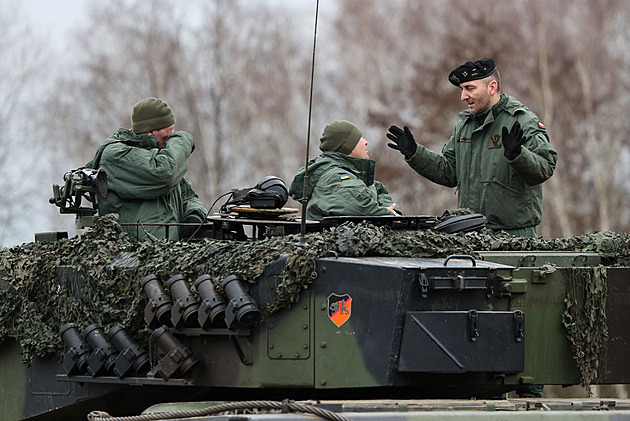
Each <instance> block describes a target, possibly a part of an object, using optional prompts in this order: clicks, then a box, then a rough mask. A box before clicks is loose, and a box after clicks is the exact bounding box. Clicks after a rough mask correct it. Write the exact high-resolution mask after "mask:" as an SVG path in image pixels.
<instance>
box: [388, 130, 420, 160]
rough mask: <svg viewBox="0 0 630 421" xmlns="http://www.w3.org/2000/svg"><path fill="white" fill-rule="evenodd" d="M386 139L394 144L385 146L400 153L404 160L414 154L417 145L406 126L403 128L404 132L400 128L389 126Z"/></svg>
mask: <svg viewBox="0 0 630 421" xmlns="http://www.w3.org/2000/svg"><path fill="white" fill-rule="evenodd" d="M387 138H388V139H390V140H392V141H393V142H394V143H388V144H387V146H389V147H390V148H392V149H396V150H397V151H400V153H402V154H403V155H404V156H405V159H409V158H411V157H412V156H413V154H415V153H416V149H417V148H418V145H416V141H415V140H414V138H413V135H412V134H411V131H410V130H409V128H408V127H407V126H405V129H404V130H403V129H401V128H400V127H396V126H391V127H390V128H389V133H387Z"/></svg>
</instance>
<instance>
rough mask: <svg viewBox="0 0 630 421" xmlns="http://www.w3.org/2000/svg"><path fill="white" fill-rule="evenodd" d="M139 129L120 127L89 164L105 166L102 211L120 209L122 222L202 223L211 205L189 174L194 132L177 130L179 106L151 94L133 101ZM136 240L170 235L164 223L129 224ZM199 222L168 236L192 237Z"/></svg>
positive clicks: (100, 206) (133, 121)
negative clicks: (201, 196)
mask: <svg viewBox="0 0 630 421" xmlns="http://www.w3.org/2000/svg"><path fill="white" fill-rule="evenodd" d="M131 121H132V126H133V129H132V130H129V129H119V130H118V132H116V133H114V134H113V135H111V136H110V137H108V138H107V139H106V140H105V142H104V143H103V145H101V147H99V148H98V150H97V151H96V154H95V155H94V159H93V160H92V161H90V162H89V163H88V164H87V166H88V167H89V168H100V167H102V168H104V169H105V172H106V173H107V184H108V194H107V198H106V199H102V200H100V202H99V206H98V213H99V215H105V214H108V213H117V214H118V215H119V217H120V222H121V223H138V222H139V223H141V224H149V223H162V224H163V223H182V222H185V223H201V221H203V220H204V219H205V217H206V213H207V211H206V209H205V208H204V207H203V205H202V203H201V201H200V200H199V197H198V196H197V194H196V193H195V191H194V190H193V188H192V186H191V184H190V181H188V179H187V178H186V177H184V176H185V175H186V171H187V170H188V157H189V156H190V154H191V153H192V151H193V149H194V145H193V138H192V136H191V135H190V134H189V133H186V132H184V131H174V128H175V115H174V114H173V110H171V108H170V107H169V106H168V105H167V104H166V103H165V102H164V101H162V100H161V99H158V98H147V99H145V100H143V101H140V102H139V103H137V104H136V105H135V106H134V107H133V111H132V114H131ZM124 228H125V230H126V231H127V232H128V233H129V236H130V238H131V240H132V241H144V240H147V239H148V238H150V236H153V237H155V238H165V236H166V230H165V229H164V227H160V226H150V225H142V226H141V227H140V228H136V227H135V226H125V227H124ZM198 231H201V230H197V227H196V226H194V225H188V226H182V228H181V230H178V229H177V228H176V227H171V228H170V229H169V231H168V238H169V239H171V240H179V239H180V238H181V239H187V238H189V237H190V236H192V235H193V234H195V233H196V232H198Z"/></svg>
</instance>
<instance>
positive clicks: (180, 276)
mask: <svg viewBox="0 0 630 421" xmlns="http://www.w3.org/2000/svg"><path fill="white" fill-rule="evenodd" d="M204 224H205V225H206V227H207V228H211V229H209V232H211V233H212V238H202V239H196V240H191V241H182V242H172V241H167V240H160V241H156V242H146V243H132V242H130V241H129V240H128V237H127V236H126V234H125V232H124V230H123V228H122V226H121V224H119V223H118V221H117V219H116V216H115V215H107V216H104V217H100V218H99V217H96V218H95V223H94V225H93V226H92V227H91V228H88V229H87V231H86V232H85V233H84V234H82V235H80V236H77V237H73V238H67V235H59V234H58V233H55V235H52V236H51V235H39V236H38V240H39V241H37V242H34V243H30V244H25V245H23V246H20V247H16V248H13V249H5V250H4V251H3V252H2V257H1V259H2V268H3V271H2V278H1V280H0V292H1V294H2V300H1V302H2V304H1V305H0V309H1V310H2V311H1V312H0V333H1V338H2V340H3V341H2V344H0V374H1V375H0V378H1V380H0V387H1V389H2V396H3V398H2V404H0V414H2V417H3V419H37V420H45V419H60V417H62V418H63V417H65V419H72V417H79V419H85V417H86V416H87V414H90V413H92V415H91V419H100V417H101V415H99V414H100V413H98V412H93V411H106V412H107V413H109V414H110V415H112V416H126V415H136V414H138V413H139V412H141V411H142V410H144V409H145V408H147V407H149V406H151V405H154V404H163V403H166V402H190V401H237V402H238V401H244V400H247V401H251V400H256V401H257V402H260V401H261V400H262V401H264V402H268V401H269V400H273V401H275V402H282V401H283V400H284V399H291V400H310V401H313V400H317V401H318V402H320V404H319V406H317V405H315V406H316V407H318V408H321V409H329V410H339V411H341V412H343V413H344V414H345V415H344V416H347V417H348V418H349V419H363V417H365V416H367V415H366V414H369V413H370V410H369V409H367V408H372V410H374V411H376V410H378V411H390V412H391V411H394V412H396V413H397V414H398V415H391V417H393V418H392V419H394V418H397V417H403V416H405V414H404V413H400V412H399V411H402V409H401V408H403V407H404V408H407V410H412V409H410V408H415V409H417V410H427V408H428V406H427V405H429V406H430V405H436V406H435V408H439V407H442V408H444V407H448V406H449V405H450V406H451V407H452V406H457V407H460V406H461V407H462V408H463V407H465V406H467V405H469V406H470V408H468V409H471V408H473V407H474V408H476V406H475V405H476V404H474V402H475V401H471V399H475V400H476V402H484V403H482V404H481V406H483V408H484V409H485V410H490V409H495V410H507V409H500V408H502V407H505V408H508V407H509V408H511V409H509V410H514V411H519V410H526V409H540V408H544V406H546V407H547V409H550V408H551V409H559V410H563V409H566V408H567V405H570V404H571V401H554V402H555V403H553V402H550V401H544V400H531V399H533V398H531V399H530V400H519V399H512V400H504V399H503V400H501V399H502V398H504V397H505V396H507V394H508V393H511V394H512V395H514V393H523V394H525V393H526V392H527V391H528V390H529V389H530V386H531V385H583V386H585V387H588V386H589V385H602V384H625V383H628V382H629V381H630V367H629V366H628V365H627V364H625V362H626V360H627V357H626V355H625V351H626V349H627V347H628V343H629V341H630V331H629V329H628V325H627V323H626V322H625V321H626V320H628V319H630V314H629V313H630V306H628V302H630V247H629V245H630V239H629V238H628V236H627V235H626V234H615V233H595V234H590V235H582V236H576V237H573V238H567V239H549V240H544V239H525V238H516V237H510V236H507V235H501V234H500V233H499V234H496V233H492V232H490V231H488V230H486V229H485V228H483V217H481V216H480V215H476V214H470V213H467V212H459V213H458V212H455V213H453V214H448V213H447V214H445V215H442V216H440V217H436V216H425V215H420V216H391V217H389V216H388V217H365V218H362V217H338V218H333V217H330V218H324V220H322V221H301V220H300V218H299V215H297V214H296V211H295V210H294V209H290V208H282V207H280V208H278V207H268V206H266V207H259V208H256V207H253V206H251V204H249V205H248V204H243V203H242V202H239V203H233V204H232V206H226V207H225V208H224V209H222V211H221V212H219V213H218V214H215V215H212V216H209V217H208V219H207V221H205V222H204ZM304 227H306V228H304ZM138 229H141V228H138ZM301 231H303V232H301ZM340 398H342V399H343V402H340V401H339V399H340ZM446 398H448V399H462V400H461V401H448V402H450V403H445V401H440V402H442V403H441V404H436V401H435V399H446ZM366 399H378V401H370V402H371V403H369V404H367V403H363V404H361V403H360V402H359V401H364V400H366ZM420 399H422V400H420ZM426 399H433V400H426ZM497 399H499V400H497ZM392 400H394V401H395V402H397V403H396V404H395V405H394V406H395V407H396V409H395V410H392V404H391V402H392ZM429 402H432V404H429ZM453 402H459V404H455V403H453ZM463 402H467V404H463ZM574 402H575V404H576V405H577V401H574ZM580 402H581V407H582V408H593V409H598V410H600V411H599V412H594V411H593V412H591V413H592V414H598V415H601V413H602V412H601V410H602V409H606V410H609V411H610V410H614V411H616V412H619V411H624V410H627V406H625V405H626V404H627V402H626V401H624V400H619V399H618V400H614V401H609V400H607V401H597V402H595V401H588V400H584V401H580ZM311 403H312V402H311ZM291 405H293V403H288V401H285V403H284V405H280V410H282V408H283V407H284V408H285V410H288V409H287V408H289V407H290V406H291ZM440 405H441V406H440ZM458 405H460V406H458ZM202 406H211V404H210V403H207V402H205V403H198V404H188V405H187V406H182V404H180V405H179V406H178V405H174V404H173V405H171V406H170V407H169V408H171V409H172V410H181V409H187V410H190V409H191V408H197V409H198V408H199V407H202ZM272 406H273V405H272ZM311 406H312V405H311ZM222 408H224V407H220V409H222ZM233 409H237V408H233ZM464 409H465V408H464ZM573 409H575V408H573ZM156 410H159V409H155V407H153V409H150V410H148V411H149V412H152V411H156ZM295 410H304V408H301V409H295ZM354 411H363V415H357V414H358V413H355V412H354ZM209 413H210V412H209V411H208V412H207V413H203V414H202V413H195V414H197V415H208V414H209ZM350 413H353V414H352V415H348V414H350ZM624 414H626V415H627V414H628V413H625V412H624ZM190 416H192V415H190ZM372 416H374V415H373V413H372ZM388 416H389V415H388ZM470 416H473V415H470ZM248 417H249V416H248ZM277 417H278V418H277V419H285V418H286V419H299V418H288V415H286V414H285V415H282V414H279V415H277ZM283 417H285V418H283ZM239 419H241V418H239ZM242 419H250V418H242ZM251 419H256V416H255V415H251ZM265 419H270V418H265ZM271 419H275V418H271Z"/></svg>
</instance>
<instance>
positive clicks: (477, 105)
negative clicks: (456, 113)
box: [459, 80, 496, 114]
mask: <svg viewBox="0 0 630 421" xmlns="http://www.w3.org/2000/svg"><path fill="white" fill-rule="evenodd" d="M459 89H461V90H462V95H461V100H462V101H464V102H465V103H466V104H468V109H469V110H470V112H471V113H472V114H483V113H486V112H488V111H489V110H490V108H492V105H493V102H492V100H493V94H494V93H495V92H496V82H495V81H491V82H490V83H486V81H484V80H472V81H470V82H463V83H461V84H460V85H459Z"/></svg>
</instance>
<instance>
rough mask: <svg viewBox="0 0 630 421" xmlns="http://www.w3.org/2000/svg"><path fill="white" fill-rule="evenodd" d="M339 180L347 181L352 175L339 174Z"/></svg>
mask: <svg viewBox="0 0 630 421" xmlns="http://www.w3.org/2000/svg"><path fill="white" fill-rule="evenodd" d="M339 178H341V179H342V180H347V179H348V178H350V174H339Z"/></svg>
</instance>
